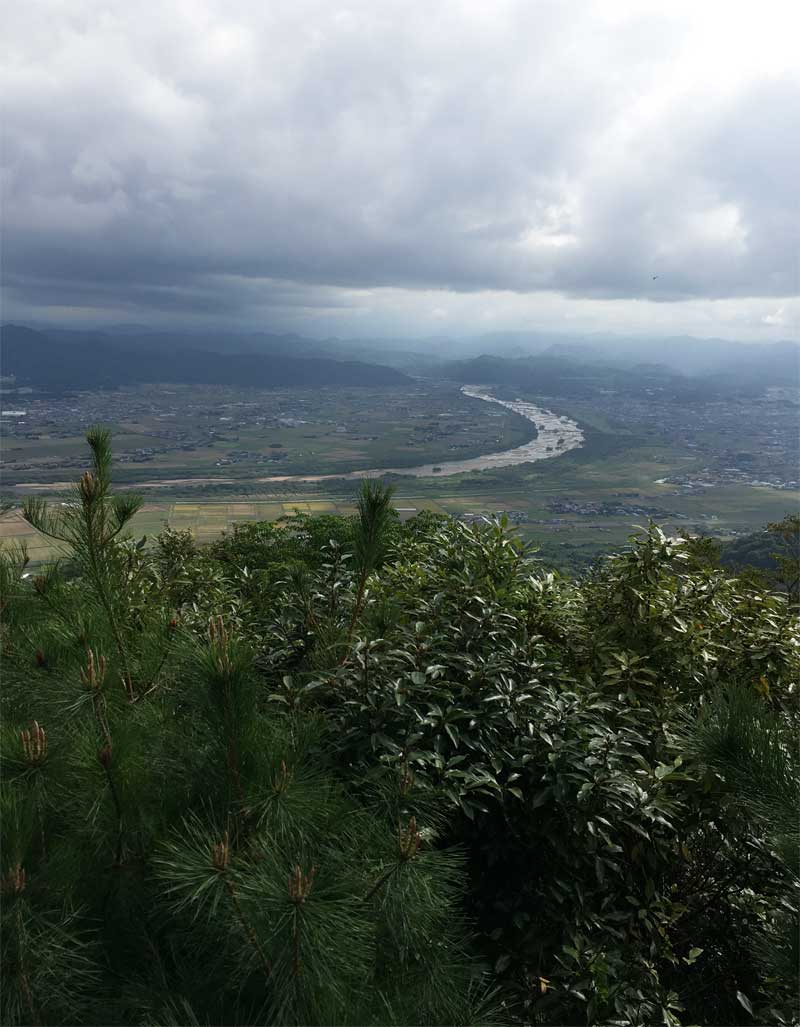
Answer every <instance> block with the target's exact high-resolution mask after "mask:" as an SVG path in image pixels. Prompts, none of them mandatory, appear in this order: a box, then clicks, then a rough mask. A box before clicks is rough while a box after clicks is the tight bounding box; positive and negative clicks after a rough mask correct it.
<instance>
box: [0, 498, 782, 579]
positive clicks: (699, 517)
mask: <svg viewBox="0 0 800 1027" xmlns="http://www.w3.org/2000/svg"><path fill="white" fill-rule="evenodd" d="M415 484H417V485H419V482H417V483H415ZM668 492H669V489H668V488H667V487H665V486H658V485H655V486H652V487H651V489H650V490H648V495H646V496H645V495H643V494H641V493H640V495H639V498H637V499H635V500H626V501H623V508H625V507H626V506H629V507H630V512H627V510H626V511H625V512H623V513H621V514H619V515H616V516H604V517H599V516H597V515H593V514H591V513H589V514H586V513H569V512H555V511H554V510H553V509H552V507H551V504H552V502H553V501H557V500H559V499H564V498H566V497H568V498H569V499H570V500H572V499H575V498H576V497H577V500H578V501H579V502H584V503H585V502H593V503H598V502H611V501H616V502H620V500H619V499H618V497H619V486H618V484H617V483H616V482H615V483H614V484H613V485H612V486H608V485H606V486H605V487H603V486H602V485H597V484H595V485H594V486H592V485H589V486H587V485H584V486H583V488H581V489H577V488H576V487H575V486H574V485H572V484H571V483H570V484H568V485H566V486H564V485H553V484H550V486H549V487H547V486H543V483H542V484H538V486H537V485H536V484H534V483H530V484H527V483H526V484H525V485H524V486H523V487H519V486H518V487H517V488H514V487H513V486H511V487H495V489H494V490H492V489H490V488H489V487H488V486H487V487H484V488H480V489H475V490H474V491H466V490H462V489H461V488H459V487H458V483H453V484H452V485H451V486H450V487H449V488H448V487H447V485H446V483H445V482H442V481H437V482H425V483H424V484H423V487H422V488H416V489H409V490H405V489H398V491H397V492H396V493H395V497H394V504H395V509H396V510H397V512H398V515H399V516H400V518H401V519H402V520H406V519H408V518H409V517H413V516H414V515H415V514H417V513H419V512H420V511H421V510H431V511H435V512H438V513H446V514H450V515H452V516H456V517H459V516H460V517H466V518H469V517H470V516H487V517H488V516H492V515H496V514H499V513H506V514H508V515H509V517H510V519H511V521H512V523H514V524H515V526H516V529H517V530H518V531H519V532H520V534H521V535H522V537H523V538H525V539H527V540H528V541H531V542H535V543H536V544H537V545H539V546H540V547H541V548H542V550H543V553H544V554H545V555H546V556H548V557H549V558H552V559H553V560H554V562H556V563H559V562H563V561H560V560H559V555H560V554H561V552H562V551H568V552H570V553H579V554H584V555H585V556H586V557H587V558H588V557H591V556H592V555H596V554H597V553H599V552H602V551H604V550H608V549H614V548H619V547H620V546H621V545H623V544H624V542H625V541H626V539H627V538H628V537H629V536H630V535H631V534H632V533H633V532H634V531H635V528H636V526H637V525H642V524H645V523H646V521H647V516H642V515H641V514H639V513H637V512H636V511H637V510H638V509H639V508H640V505H641V504H652V505H653V506H655V507H659V508H663V509H664V510H668V511H669V512H670V516H667V517H663V518H656V519H657V520H659V522H660V523H662V524H663V526H664V527H665V528H666V529H667V530H671V531H675V532H677V531H681V530H688V531H692V532H697V531H702V532H705V533H709V534H713V535H717V536H719V537H723V538H730V537H734V536H735V535H737V534H744V533H747V532H752V531H757V530H759V529H760V528H763V527H764V525H765V524H766V523H767V521H769V520H779V519H780V518H781V517H783V516H784V514H786V513H788V512H790V511H791V510H793V509H797V507H798V504H800V493H797V492H789V491H783V492H780V491H776V490H774V489H766V488H765V489H754V488H742V487H731V488H727V489H722V488H720V489H715V490H709V492H708V493H706V494H705V495H697V496H675V495H668V494H667V493H668ZM62 501H63V500H61V499H59V498H54V499H53V500H52V502H54V503H56V504H57V503H58V502H62ZM354 512H355V505H354V499H353V495H352V492H351V493H349V494H347V495H309V496H302V497H292V496H282V497H281V496H276V497H270V498H268V499H264V500H255V501H245V499H244V498H242V499H236V498H233V499H230V500H216V499H204V498H202V499H201V498H200V497H197V498H196V499H194V500H193V499H191V498H186V499H180V498H178V499H174V500H166V499H164V500H160V501H153V502H146V503H145V505H144V506H143V508H142V510H141V511H140V512H139V513H138V514H137V515H136V517H135V519H134V521H133V524H132V528H131V534H133V535H134V536H135V537H137V538H139V537H141V536H143V535H146V536H148V538H152V537H153V536H155V535H157V534H158V533H159V532H160V531H161V530H163V529H164V528H165V527H166V526H167V525H169V526H170V527H172V528H176V529H184V530H189V531H191V532H192V534H193V535H194V537H195V538H196V539H197V541H198V542H201V543H203V542H209V541H211V540H212V539H214V538H216V537H217V536H218V535H220V534H221V533H222V532H223V531H226V530H229V529H230V528H231V527H232V525H234V524H236V523H242V522H247V521H259V520H270V521H277V520H279V519H280V518H284V517H291V516H293V515H295V514H311V515H313V514H339V515H343V516H348V515H351V514H353V513H354ZM14 540H16V541H20V542H24V543H25V545H26V547H27V549H28V553H29V556H30V559H31V562H32V563H40V562H43V561H48V560H51V559H53V558H54V557H56V556H57V555H58V548H57V547H56V546H55V545H54V544H53V543H52V542H51V540H49V539H47V538H45V537H44V536H42V535H40V534H39V533H38V532H37V531H36V530H35V529H34V528H32V527H31V526H30V525H29V524H27V523H26V522H25V521H24V520H23V518H22V516H21V512H20V510H19V508H16V509H12V510H9V511H7V512H6V513H4V514H3V515H2V516H0V545H3V544H4V543H9V542H11V541H14ZM567 562H569V561H567Z"/></svg>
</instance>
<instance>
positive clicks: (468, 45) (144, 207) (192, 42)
mask: <svg viewBox="0 0 800 1027" xmlns="http://www.w3.org/2000/svg"><path fill="white" fill-rule="evenodd" d="M693 10H694V8H693V6H692V5H690V4H686V5H681V4H678V5H677V8H676V9H675V10H671V11H670V12H669V14H668V15H667V14H663V13H660V12H659V8H658V7H657V6H655V5H652V6H651V5H650V4H649V3H645V2H642V3H638V4H630V5H626V4H624V3H603V4H597V5H593V4H591V3H586V2H583V0H581V2H575V3H570V2H565V0H557V2H556V0H553V2H550V3H547V2H545V3H536V4H532V3H500V2H498V3H494V4H473V3H468V2H463V3H444V4H440V5H429V4H421V3H420V4H415V3H411V4H409V3H406V2H404V3H400V2H377V0H369V2H366V0H364V2H359V3H353V4H348V5H341V6H340V5H336V4H330V3H327V2H324V3H323V2H319V3H315V2H297V0H292V2H291V3H289V2H286V3H280V2H278V3H271V4H262V3H258V4H256V3H246V2H241V0H237V2H234V3H227V2H226V3H222V2H221V0H219V2H216V0H203V2H201V0H193V2H191V3H190V2H188V0H186V2H177V0H176V2H173V3H167V4H159V5H156V4H152V5H149V4H147V3H145V4H144V5H138V6H135V7H134V6H131V5H130V4H123V3H121V2H120V3H117V2H100V0H73V2H71V3H69V4H66V3H63V2H56V0H51V2H50V3H48V2H42V3H39V4H37V5H29V6H28V7H25V8H22V9H20V11H19V12H18V14H16V15H15V19H14V25H13V31H12V33H10V37H11V38H10V39H9V41H7V43H6V51H7V52H6V54H5V57H6V62H5V67H6V70H5V72H4V77H3V83H2V86H3V95H4V97H5V119H4V132H5V145H4V151H3V159H4V166H5V170H4V192H5V240H4V262H3V270H4V280H5V288H6V294H7V302H8V304H9V306H10V307H11V308H12V309H19V310H21V311H31V310H37V309H38V310H41V309H44V308H46V307H48V306H50V307H54V308H58V309H67V308H76V309H80V310H86V309H89V308H92V307H95V308H106V309H109V310H114V311H139V312H144V313H147V312H148V311H153V312H156V313H158V312H172V313H176V314H179V313H180V312H182V311H183V312H186V313H192V314H195V315H197V314H199V315H204V314H208V315H220V316H224V315H228V314H231V315H236V314H238V315H241V316H244V317H245V318H247V316H248V311H251V312H256V311H263V310H269V309H272V308H275V309H299V308H308V309H309V310H310V311H313V310H314V308H324V309H334V308H336V307H337V305H340V306H344V307H345V308H347V307H349V306H350V305H351V303H352V302H353V301H352V299H350V298H348V295H347V294H346V293H345V294H343V295H342V296H341V297H339V298H337V296H336V290H337V289H339V290H371V289H377V290H380V289H381V288H387V287H391V288H395V289H396V288H403V289H410V290H426V291H429V290H445V291H446V292H450V293H456V294H458V293H473V292H480V291H485V290H491V291H503V290H510V291H512V292H516V293H521V294H524V293H537V292H539V291H550V292H556V293H562V294H566V295H567V296H569V297H572V298H574V299H575V300H581V299H587V298H588V299H614V300H631V301H635V300H638V299H641V298H649V299H656V300H664V301H671V302H677V301H682V300H697V299H728V298H740V297H786V296H789V295H791V294H792V293H793V292H794V291H796V287H797V283H796V278H795V275H796V271H795V261H796V246H797V238H798V215H797V203H796V192H795V189H796V187H795V185H794V179H795V176H796V171H797V167H798V166H800V161H798V157H799V156H800V154H798V142H797V139H798V135H797V133H796V132H794V133H793V132H792V131H791V124H792V121H793V115H796V112H797V109H798V100H799V99H800V92H799V90H798V78H797V75H796V74H795V73H794V71H793V69H792V65H791V63H790V61H789V60H788V52H789V51H788V49H787V48H786V45H785V41H784V42H783V43H782V42H781V39H780V38H779V39H778V40H777V42H775V41H774V36H773V37H772V39H773V41H771V42H770V43H769V46H770V47H771V48H772V49H771V51H770V52H768V53H767V52H762V51H764V47H765V46H766V42H765V40H766V39H767V37H766V36H765V37H764V38H763V39H762V38H760V37H758V34H757V33H756V34H754V33H753V31H752V30H751V26H750V24H749V23H743V22H741V20H739V21H737V19H736V16H735V15H733V16H732V15H730V13H728V15H726V14H725V12H726V11H728V8H726V7H724V6H722V5H719V6H717V5H716V4H710V5H709V6H708V8H707V9H706V11H705V13H703V14H702V15H701V16H700V17H699V20H698V18H697V17H696V16H695V15H694V14H693ZM709 12H710V13H709ZM714 12H716V16H717V21H715V15H714ZM723 17H724V18H727V21H724V22H722V21H720V19H722V18H723ZM762 17H766V14H765V12H762ZM720 25H721V26H722V29H721V30H720V31H721V32H722V35H717V32H718V29H720ZM731 26H733V28H731ZM734 29H735V30H736V32H734ZM726 31H727V33H728V35H727V37H726V36H725V32H726ZM737 32H738V34H736V33H737ZM715 39H716V40H717V42H718V43H719V46H720V49H719V50H718V52H716V53H715V52H713V51H711V52H709V49H708V46H709V45H710V44H711V45H713V42H714V41H715ZM782 46H783V49H782V48H781V47H782ZM753 53H755V58H752V55H753ZM653 275H657V276H658V277H657V278H654V277H653ZM253 316H255V313H254V314H253ZM437 316H438V315H437Z"/></svg>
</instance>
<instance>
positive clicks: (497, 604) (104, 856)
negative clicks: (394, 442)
mask: <svg viewBox="0 0 800 1027" xmlns="http://www.w3.org/2000/svg"><path fill="white" fill-rule="evenodd" d="M93 439H94V441H93V450H94V453H95V468H94V470H93V472H91V473H92V479H91V481H89V480H85V481H83V482H82V486H81V488H82V491H81V489H79V494H78V496H77V498H76V505H75V506H74V507H70V508H66V510H67V512H66V513H64V514H62V515H61V519H59V518H57V517H56V516H55V515H54V514H53V513H52V512H51V511H49V510H47V509H46V508H44V507H43V506H41V505H40V504H39V505H36V504H34V505H30V504H29V506H28V509H27V512H28V515H29V517H30V519H31V520H32V522H33V523H37V524H39V525H40V526H41V527H43V528H44V529H45V530H49V531H51V533H55V534H59V535H60V536H61V537H62V538H66V540H67V542H66V545H67V548H68V550H69V552H70V553H71V554H72V558H73V561H74V565H75V566H76V567H77V568H78V571H79V572H78V573H75V574H72V575H70V576H65V575H63V574H62V573H61V572H60V570H59V568H58V567H55V568H53V569H51V570H49V571H46V572H43V573H40V574H37V575H35V576H34V577H23V575H24V574H26V573H27V572H26V565H25V559H24V554H23V553H22V552H14V551H9V552H7V553H5V554H4V555H3V558H2V561H1V562H0V570H2V579H1V581H2V586H3V608H2V615H3V617H2V638H1V639H0V641H1V642H2V649H3V697H2V701H3V739H2V741H3V746H2V759H3V764H2V771H3V773H2V789H1V791H0V795H1V797H2V804H3V805H2V812H3V818H2V828H3V848H2V873H1V874H0V876H2V887H3V899H4V901H3V909H2V914H3V975H4V987H3V992H2V995H3V1022H4V1023H5V1022H7V1023H10V1024H13V1023H73V1022H81V1023H86V1024H101V1023H119V1024H136V1023H148V1024H169V1023H171V1024H183V1023H198V1024H202V1023H213V1024H222V1023H224V1024H250V1023H275V1024H283V1023H297V1024H301V1023H303V1024H305V1023H308V1024H317V1023H319V1024H323V1023H325V1024H339V1023H342V1024H344V1023H351V1024H370V1023H372V1024H385V1023H391V1024H411V1023H430V1024H437V1023H441V1024H455V1023H464V1024H469V1023H481V1024H486V1023H491V1022H497V1021H502V1022H507V1023H508V1022H520V1023H542V1024H545V1023H551V1024H564V1023H587V1024H595V1023H609V1024H612V1023H613V1024H642V1025H644V1024H651V1023H667V1024H679V1023H686V1024H698V1023H702V1024H734V1023H735V1024H750V1023H765V1022H769V1023H792V1022H794V1016H795V1011H796V1002H797V975H796V967H794V965H793V963H792V959H793V958H794V955H795V953H796V940H794V941H793V937H794V936H793V934H792V932H793V931H796V918H797V905H798V877H797V866H796V853H797V837H796V831H794V829H793V824H794V823H795V821H796V816H797V761H796V746H795V740H796V731H797V726H798V703H797V684H796V683H797V677H798V635H797V619H796V616H795V615H794V614H793V611H792V608H791V604H790V603H789V602H787V599H786V597H785V596H782V595H778V594H772V593H770V592H768V591H766V590H764V589H762V588H758V587H756V586H754V585H753V584H752V583H749V582H746V581H743V580H741V579H736V578H731V577H729V576H727V575H726V574H725V573H724V572H723V571H721V570H719V569H715V568H714V567H713V566H711V565H710V563H711V562H710V561H705V560H704V559H701V557H702V553H700V554H698V552H697V551H696V547H695V549H693V548H692V546H691V545H687V543H686V542H685V541H684V540H680V539H671V538H668V537H666V536H665V535H664V534H663V533H662V532H661V531H660V530H659V529H658V528H657V527H655V526H651V528H650V529H649V530H648V531H646V532H644V533H642V534H641V535H640V536H639V537H638V538H636V539H635V540H634V542H633V544H632V545H631V546H630V547H629V548H628V549H627V550H626V551H625V552H623V553H621V554H620V555H618V556H615V557H613V558H609V559H607V560H605V561H603V562H602V564H600V565H598V566H597V567H595V569H594V570H593V572H592V573H591V574H590V575H589V576H588V577H587V578H586V579H585V580H583V581H581V582H574V581H570V580H567V579H564V578H561V577H559V576H558V575H557V574H553V573H549V572H547V571H546V570H544V569H543V568H542V567H541V565H540V564H539V563H538V562H537V561H536V559H535V556H534V554H533V553H531V552H530V551H529V550H527V549H526V548H525V547H524V546H523V545H522V544H521V543H520V542H519V540H518V539H516V538H515V537H514V535H513V534H512V533H510V532H509V530H508V528H507V525H505V524H503V523H496V524H493V525H484V526H470V527H468V526H466V525H463V524H460V523H457V522H453V521H450V520H448V519H446V518H441V517H436V516H431V515H422V516H420V517H418V518H416V519H414V520H412V521H410V522H408V523H407V524H404V525H400V524H399V523H398V522H397V521H396V519H395V518H393V517H392V516H391V514H390V504H389V494H388V493H387V492H386V490H384V489H383V488H382V487H381V486H377V485H374V484H373V485H369V486H367V487H365V489H364V491H363V493H362V496H361V503H360V513H359V516H358V517H356V518H353V519H350V520H343V519H339V518H329V517H325V518H296V519H294V518H293V519H291V520H289V521H287V522H286V523H284V524H281V525H277V526H272V525H248V526H246V527H244V528H240V529H237V530H235V531H234V532H232V533H230V534H229V535H226V536H225V537H224V538H223V539H222V540H220V541H219V542H218V543H215V544H214V545H213V546H210V547H207V548H204V549H198V548H197V547H196V546H195V545H194V543H193V542H192V540H191V538H190V537H188V536H187V535H185V534H181V533H178V532H165V533H164V534H162V535H161V536H160V537H159V539H158V540H157V541H156V544H155V545H154V546H152V547H151V548H149V549H147V548H145V547H142V546H139V545H137V544H135V543H134V542H132V541H131V540H126V539H125V538H124V534H123V532H122V530H121V528H122V527H123V526H124V520H125V515H126V513H127V511H128V510H129V509H132V508H133V507H132V501H129V500H126V499H119V498H117V497H115V496H114V494H113V493H112V492H111V491H110V488H109V483H108V481H107V476H106V475H105V472H104V470H103V468H104V466H105V464H104V460H105V456H104V450H103V439H102V438H100V437H99V436H98V437H94V436H93ZM117 527H119V528H120V530H119V531H117ZM793 746H794V748H793Z"/></svg>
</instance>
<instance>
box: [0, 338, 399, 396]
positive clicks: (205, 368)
mask: <svg viewBox="0 0 800 1027" xmlns="http://www.w3.org/2000/svg"><path fill="white" fill-rule="evenodd" d="M190 339H191V337H189V338H187V339H184V338H180V339H177V340H176V338H175V337H174V336H164V335H160V334H153V335H147V336H144V337H142V336H138V335H132V334H127V333H122V334H120V335H118V336H112V335H110V334H106V333H102V332H72V331H48V332H41V331H34V330H33V329H30V328H25V327H22V326H19V325H3V327H2V329H0V373H2V374H3V375H14V376H15V377H16V378H17V381H18V382H19V383H25V384H30V385H36V386H39V387H43V388H98V387H115V386H119V385H133V384H136V383H139V382H181V383H184V384H194V385H201V384H202V385H205V384H216V385H238V386H251V387H255V388H278V387H286V386H304V387H308V388H315V387H319V386H324V385H341V386H353V385H356V386H371V387H376V386H385V385H403V384H408V383H409V382H410V381H411V379H410V378H409V377H408V376H407V375H406V374H404V373H403V372H402V371H398V370H396V369H395V368H392V367H386V366H383V365H377V364H371V363H364V362H362V361H355V360H336V359H331V358H330V357H323V356H317V355H314V354H312V353H311V352H310V351H309V350H308V349H304V347H303V346H302V345H301V344H299V343H300V341H301V340H298V341H297V343H295V342H294V341H291V342H290V341H289V337H287V341H286V343H285V345H284V346H283V347H277V348H275V349H271V350H269V351H268V352H266V353H265V352H235V351H231V350H230V349H227V348H226V347H225V346H224V345H222V343H223V340H222V339H220V337H219V336H216V339H217V345H218V346H219V347H220V348H219V349H218V350H216V351H214V350H211V349H204V348H201V347H199V346H197V345H195V346H192V345H190V344H189V345H187V343H188V342H189V341H190ZM197 341H198V340H197V339H195V342H197ZM290 353H293V355H289V354H290Z"/></svg>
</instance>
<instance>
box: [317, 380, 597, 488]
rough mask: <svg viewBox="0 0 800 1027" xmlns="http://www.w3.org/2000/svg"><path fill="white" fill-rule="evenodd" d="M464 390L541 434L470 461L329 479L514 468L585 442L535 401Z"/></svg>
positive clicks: (486, 389) (566, 422) (567, 421)
mask: <svg viewBox="0 0 800 1027" xmlns="http://www.w3.org/2000/svg"><path fill="white" fill-rule="evenodd" d="M461 391H462V392H463V393H464V395H465V396H469V397H471V398H472V399H483V400H485V401H486V402H487V403H499V404H500V406H502V407H506V408H507V409H509V410H513V411H514V413H515V414H520V415H521V416H522V417H524V418H525V419H526V420H528V421H531V422H532V423H533V424H535V425H536V428H537V432H538V434H537V436H536V438H535V439H531V441H530V442H525V443H523V444H522V445H521V446H516V447H515V448H514V449H506V450H503V451H502V452H501V453H486V454H485V455H484V456H475V457H472V459H469V460H445V461H441V462H440V463H436V464H420V465H419V466H418V467H382V468H374V469H372V470H368V471H350V473H349V474H338V475H334V474H328V475H325V477H326V478H377V477H379V476H380V475H382V474H407V475H411V476H412V477H414V478H433V477H435V478H444V477H447V475H450V474H464V473H466V472H467V471H486V470H490V469H491V468H495V467H513V466H514V465H515V464H527V463H532V462H533V461H534V460H549V459H550V458H551V457H554V456H561V455H562V453H567V452H568V451H569V450H570V449H576V448H577V447H578V446H580V445H581V443H582V442H583V432H582V431H581V430H580V428H579V427H578V425H577V424H576V423H575V422H574V421H571V420H570V419H569V418H568V417H560V416H559V415H558V414H554V413H553V412H552V411H551V410H544V409H542V407H537V406H536V405H535V404H534V403H525V402H523V400H521V399H516V400H505V399H497V398H496V397H495V396H493V395H492V394H491V392H490V391H489V387H488V386H486V385H462V386H461Z"/></svg>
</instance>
